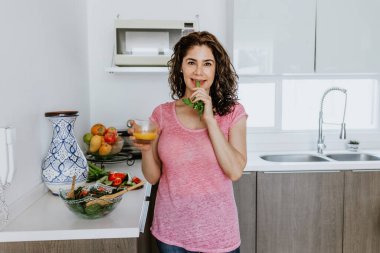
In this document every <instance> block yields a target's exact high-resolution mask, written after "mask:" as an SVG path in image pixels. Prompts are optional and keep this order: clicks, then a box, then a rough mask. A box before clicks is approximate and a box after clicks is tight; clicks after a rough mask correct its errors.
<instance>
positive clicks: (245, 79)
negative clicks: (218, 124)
mask: <svg viewBox="0 0 380 253" xmlns="http://www.w3.org/2000/svg"><path fill="white" fill-rule="evenodd" d="M238 75H239V83H274V85H275V103H276V105H275V115H274V117H275V118H274V126H273V127H247V133H248V134H252V133H255V134H257V133H273V134H281V133H283V134H287V133H290V134H294V133H299V134H315V132H316V131H315V130H282V129H281V125H282V124H281V123H282V87H283V85H282V81H283V80H285V79H298V80H299V79H314V80H315V79H318V80H327V79H376V80H377V82H378V85H379V87H378V89H377V96H378V99H377V105H376V106H377V107H379V106H380V74H282V75H244V74H239V73H238ZM379 114H380V110H379ZM248 116H249V115H248ZM317 121H318V119H316V122H317ZM316 124H317V123H316ZM376 126H377V127H376V128H374V129H355V130H349V131H350V132H352V133H355V134H380V115H377V119H376ZM334 132H336V130H334V129H326V130H325V133H327V134H330V133H334Z"/></svg>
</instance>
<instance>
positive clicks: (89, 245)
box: [0, 238, 138, 253]
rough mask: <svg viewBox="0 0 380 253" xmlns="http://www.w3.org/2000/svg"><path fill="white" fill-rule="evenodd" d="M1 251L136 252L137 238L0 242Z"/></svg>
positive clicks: (39, 252)
mask: <svg viewBox="0 0 380 253" xmlns="http://www.w3.org/2000/svg"><path fill="white" fill-rule="evenodd" d="M0 252H1V253H16V252H17V253H42V252H43V253H56V252H59V253H74V252H81V253H85V252H92V253H125V252H127V253H137V252H138V251H137V238H131V239H98V240H67V241H66V240H65V241H36V242H7V243H0Z"/></svg>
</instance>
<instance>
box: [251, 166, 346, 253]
mask: <svg viewBox="0 0 380 253" xmlns="http://www.w3.org/2000/svg"><path fill="white" fill-rule="evenodd" d="M343 188H344V173H343V172H329V173H328V172H321V173H319V172H315V173H263V172H260V173H258V174H257V253H314V252H315V253H320V252H323V253H338V252H339V253H341V252H342V243H343V241H342V229H343Z"/></svg>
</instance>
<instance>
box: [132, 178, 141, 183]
mask: <svg viewBox="0 0 380 253" xmlns="http://www.w3.org/2000/svg"><path fill="white" fill-rule="evenodd" d="M132 182H133V183H135V184H138V183H140V182H141V179H140V178H138V177H133V178H132Z"/></svg>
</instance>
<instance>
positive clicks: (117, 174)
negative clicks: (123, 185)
mask: <svg viewBox="0 0 380 253" xmlns="http://www.w3.org/2000/svg"><path fill="white" fill-rule="evenodd" d="M126 176H127V174H125V173H122V172H116V173H115V177H120V178H121V180H124V179H125V177H126Z"/></svg>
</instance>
